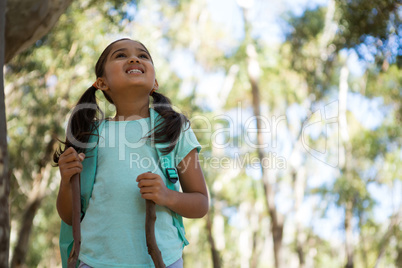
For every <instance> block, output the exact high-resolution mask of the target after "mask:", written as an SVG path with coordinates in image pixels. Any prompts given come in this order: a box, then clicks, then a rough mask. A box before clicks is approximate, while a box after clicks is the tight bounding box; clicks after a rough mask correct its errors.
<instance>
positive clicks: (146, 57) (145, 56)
mask: <svg viewBox="0 0 402 268" xmlns="http://www.w3.org/2000/svg"><path fill="white" fill-rule="evenodd" d="M138 57H140V58H144V59H148V58H149V57H148V55H147V54H141V55H139V56H138Z"/></svg>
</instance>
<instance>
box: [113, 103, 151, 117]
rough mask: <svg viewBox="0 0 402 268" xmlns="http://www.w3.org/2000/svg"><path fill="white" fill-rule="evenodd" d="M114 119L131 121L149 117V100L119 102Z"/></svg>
mask: <svg viewBox="0 0 402 268" xmlns="http://www.w3.org/2000/svg"><path fill="white" fill-rule="evenodd" d="M115 105H116V116H115V117H114V118H113V121H131V120H138V119H141V118H146V117H149V116H150V115H149V100H147V101H146V102H144V101H142V102H134V103H133V102H123V101H122V102H119V103H115Z"/></svg>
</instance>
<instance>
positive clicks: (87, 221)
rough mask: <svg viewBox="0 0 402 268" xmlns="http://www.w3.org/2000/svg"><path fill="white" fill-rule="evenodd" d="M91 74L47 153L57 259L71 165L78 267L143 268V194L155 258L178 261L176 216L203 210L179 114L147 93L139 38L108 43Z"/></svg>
mask: <svg viewBox="0 0 402 268" xmlns="http://www.w3.org/2000/svg"><path fill="white" fill-rule="evenodd" d="M95 73H96V76H97V79H96V81H95V83H94V84H93V86H91V87H89V88H88V89H87V90H86V91H85V93H84V94H83V95H82V97H81V98H80V100H79V101H78V104H77V106H76V107H75V110H74V111H73V113H72V116H71V118H70V122H69V126H68V129H67V137H66V140H65V142H63V143H64V145H65V147H64V150H62V149H61V148H59V150H58V151H56V152H55V155H54V161H55V162H56V163H57V164H58V166H59V169H60V174H61V183H60V189H59V194H58V197H57V210H58V213H59V215H60V218H61V219H62V228H61V233H60V249H61V255H62V260H63V267H64V266H66V261H67V258H68V254H69V253H70V251H71V247H72V241H71V226H70V225H71V222H72V206H71V204H72V191H71V183H70V179H71V177H72V176H73V175H74V174H77V173H81V203H82V210H83V212H85V214H84V213H82V217H83V219H82V222H81V237H82V238H81V241H82V242H81V251H80V254H79V260H80V263H81V264H80V266H81V267H96V268H97V267H153V263H152V259H151V257H150V256H149V255H148V253H147V247H146V241H145V200H144V199H147V200H152V201H154V202H155V203H156V204H157V206H156V216H157V220H156V223H155V236H156V240H157V243H158V247H159V249H160V251H161V253H162V257H163V261H164V263H165V264H166V266H167V267H183V262H182V249H183V247H184V246H185V245H186V244H188V242H187V240H186V239H185V237H184V232H183V230H182V229H181V227H182V224H180V220H181V217H180V216H178V215H181V216H183V217H187V218H201V217H203V216H204V215H205V214H206V213H207V211H208V194H207V187H206V185H205V180H204V176H203V173H202V170H201V168H200V165H199V162H198V153H199V150H200V149H201V147H200V145H199V143H198V141H197V139H196V138H195V135H194V133H193V131H192V130H191V128H190V127H189V120H188V119H187V118H186V117H185V116H184V115H182V114H180V113H177V112H175V111H174V110H173V109H172V107H171V105H170V101H169V99H168V98H166V97H165V96H163V95H162V94H160V93H158V92H156V91H157V90H158V88H159V85H158V81H157V80H156V78H155V70H154V66H153V61H152V58H151V55H150V54H149V52H148V50H147V48H146V47H145V46H144V45H143V44H142V43H140V42H138V41H133V40H130V39H120V40H117V41H115V42H113V43H111V44H110V45H109V46H108V47H106V49H105V50H104V51H103V53H102V54H101V56H100V58H99V59H98V62H97V63H96V67H95ZM97 90H101V91H102V92H103V94H104V96H105V97H106V99H107V100H108V101H109V102H111V103H112V104H114V105H115V106H116V115H115V117H114V118H111V119H105V120H103V119H102V117H103V113H102V111H101V110H100V108H99V107H98V105H97V104H96V97H95V92H96V91H97ZM149 96H151V97H152V98H153V103H152V108H149V107H150V102H149ZM97 114H100V115H101V116H98V115H97ZM98 117H100V118H98ZM157 150H160V151H162V152H163V153H164V154H166V155H170V156H174V159H173V158H172V159H173V160H172V163H174V166H175V167H176V168H177V171H178V175H179V178H180V186H181V188H182V190H183V192H178V191H175V190H171V189H174V188H171V187H169V188H171V189H169V188H168V187H167V186H166V185H167V184H169V183H171V182H170V181H169V180H168V179H167V178H166V177H169V176H165V173H164V171H163V170H162V168H161V166H162V165H161V163H160V161H159V160H160V158H159V157H158V155H159V153H160V152H158V151H157ZM149 171H151V172H149ZM177 185H178V184H177ZM178 219H179V220H178ZM180 225H181V226H180Z"/></svg>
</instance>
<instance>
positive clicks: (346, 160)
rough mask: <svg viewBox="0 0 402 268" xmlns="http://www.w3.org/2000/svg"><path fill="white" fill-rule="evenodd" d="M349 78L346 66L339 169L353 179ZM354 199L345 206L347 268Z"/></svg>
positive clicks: (341, 79) (342, 82) (342, 83)
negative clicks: (349, 123)
mask: <svg viewBox="0 0 402 268" xmlns="http://www.w3.org/2000/svg"><path fill="white" fill-rule="evenodd" d="M348 76H349V69H348V67H347V66H346V64H345V65H344V66H343V67H342V68H341V73H340V77H339V129H340V138H341V146H340V148H339V149H340V150H339V151H340V152H339V168H340V169H341V171H342V173H343V176H346V177H348V178H349V179H353V175H352V171H351V165H353V164H352V161H353V157H352V148H351V146H350V142H349V133H348V122H347V117H346V105H347V96H348V90H349V86H348ZM352 198H353V197H349V200H347V201H346V204H345V222H344V223H345V251H346V265H345V268H353V266H354V262H353V258H354V248H353V229H352V218H353V207H354V201H353V199H352Z"/></svg>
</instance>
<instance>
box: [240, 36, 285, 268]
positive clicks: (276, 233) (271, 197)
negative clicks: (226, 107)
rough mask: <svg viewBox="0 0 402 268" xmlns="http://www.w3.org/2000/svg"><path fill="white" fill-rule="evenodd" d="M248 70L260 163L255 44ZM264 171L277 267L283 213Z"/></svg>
mask: <svg viewBox="0 0 402 268" xmlns="http://www.w3.org/2000/svg"><path fill="white" fill-rule="evenodd" d="M247 70H248V77H249V81H250V84H251V95H252V103H253V112H254V116H255V118H256V125H257V146H256V147H257V152H258V157H259V159H260V163H261V164H262V163H263V159H264V158H265V152H264V137H263V133H262V132H261V110H260V89H259V85H258V81H259V76H260V71H261V70H260V66H259V64H258V61H257V52H256V50H255V46H254V45H253V44H251V43H250V44H248V45H247ZM261 171H262V182H263V186H264V192H265V201H266V205H267V209H268V214H269V216H270V218H271V232H272V237H273V244H274V257H275V267H276V268H280V267H282V259H281V249H282V237H283V215H281V214H280V213H279V212H278V211H277V209H276V206H275V191H274V189H273V186H272V184H273V182H274V181H275V178H273V179H272V181H270V178H269V176H270V174H269V172H268V168H267V167H266V168H264V167H263V165H261Z"/></svg>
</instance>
